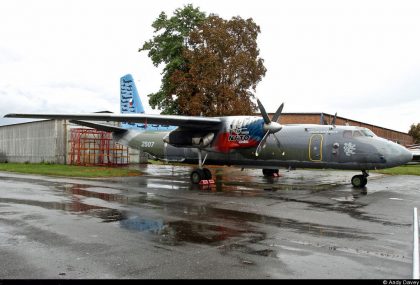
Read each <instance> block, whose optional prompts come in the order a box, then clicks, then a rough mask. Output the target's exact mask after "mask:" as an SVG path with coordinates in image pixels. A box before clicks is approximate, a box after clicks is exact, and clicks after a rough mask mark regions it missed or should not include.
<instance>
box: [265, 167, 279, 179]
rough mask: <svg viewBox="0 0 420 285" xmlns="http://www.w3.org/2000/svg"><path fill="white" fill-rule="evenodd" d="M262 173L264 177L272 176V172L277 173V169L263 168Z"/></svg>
mask: <svg viewBox="0 0 420 285" xmlns="http://www.w3.org/2000/svg"><path fill="white" fill-rule="evenodd" d="M262 173H263V175H264V176H265V177H273V176H274V174H279V170H278V169H267V168H264V169H263V170H262Z"/></svg>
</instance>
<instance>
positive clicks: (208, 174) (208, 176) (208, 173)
mask: <svg viewBox="0 0 420 285" xmlns="http://www.w3.org/2000/svg"><path fill="white" fill-rule="evenodd" d="M203 173H204V179H206V180H210V179H211V178H212V175H211V171H210V170H209V169H208V168H203Z"/></svg>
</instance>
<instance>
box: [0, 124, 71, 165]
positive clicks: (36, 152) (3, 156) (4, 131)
mask: <svg viewBox="0 0 420 285" xmlns="http://www.w3.org/2000/svg"><path fill="white" fill-rule="evenodd" d="M66 128H67V127H66V124H65V121H63V120H47V121H39V122H30V123H24V124H17V125H10V126H2V127H0V162H4V161H5V160H7V161H8V162H30V163H37V162H50V163H59V164H64V163H66V152H67V150H66V146H67V142H66V137H67V131H66Z"/></svg>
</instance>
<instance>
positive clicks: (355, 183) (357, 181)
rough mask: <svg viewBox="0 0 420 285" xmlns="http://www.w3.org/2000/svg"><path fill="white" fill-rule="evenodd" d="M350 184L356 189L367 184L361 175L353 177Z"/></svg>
mask: <svg viewBox="0 0 420 285" xmlns="http://www.w3.org/2000/svg"><path fill="white" fill-rule="evenodd" d="M351 184H353V186H354V187H356V188H362V187H365V186H366V184H367V178H366V177H364V176H363V175H355V176H353V178H352V179H351Z"/></svg>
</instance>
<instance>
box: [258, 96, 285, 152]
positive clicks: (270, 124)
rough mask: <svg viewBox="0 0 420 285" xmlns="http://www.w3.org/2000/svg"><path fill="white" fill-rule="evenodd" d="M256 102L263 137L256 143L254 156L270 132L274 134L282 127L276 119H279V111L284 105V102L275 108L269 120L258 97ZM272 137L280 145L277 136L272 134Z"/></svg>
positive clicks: (263, 144)
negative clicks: (259, 113) (262, 122)
mask: <svg viewBox="0 0 420 285" xmlns="http://www.w3.org/2000/svg"><path fill="white" fill-rule="evenodd" d="M257 104H258V108H259V109H260V112H261V115H262V117H263V119H264V125H263V129H264V131H265V134H264V136H263V138H262V139H261V141H260V143H259V144H258V146H257V149H256V150H255V156H258V155H259V153H260V152H261V150H262V148H263V147H264V146H265V142H266V140H267V138H268V136H269V135H270V134H275V133H277V132H278V131H280V130H281V129H282V125H280V124H279V123H278V121H279V119H280V115H281V111H282V110H283V107H284V103H282V104H281V105H280V107H279V108H278V109H277V111H276V113H274V116H273V118H272V119H271V120H270V118H269V117H268V114H267V112H266V111H265V108H264V106H263V105H262V104H261V102H260V100H259V99H258V98H257ZM274 138H275V139H276V141H277V144H278V145H279V146H280V142H279V140H278V139H277V137H276V136H274Z"/></svg>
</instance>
